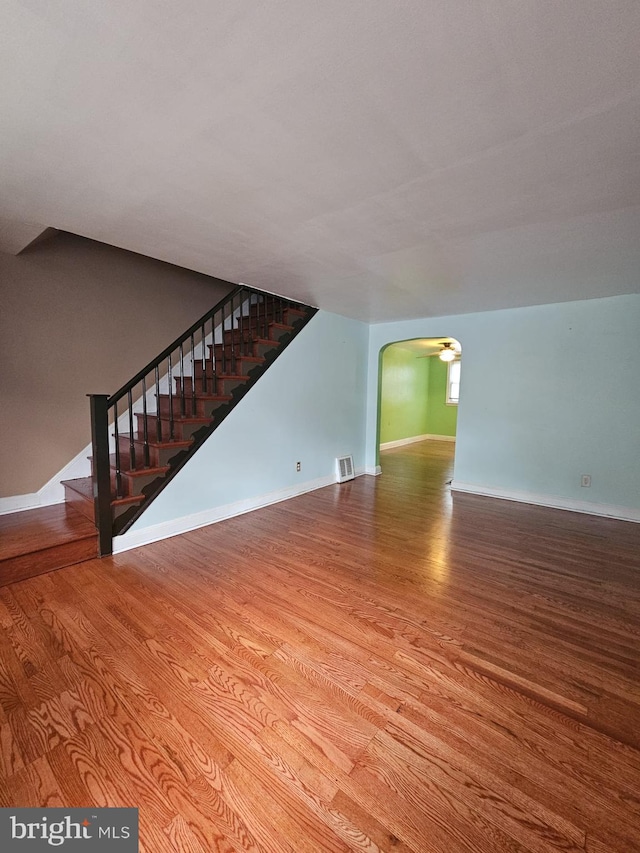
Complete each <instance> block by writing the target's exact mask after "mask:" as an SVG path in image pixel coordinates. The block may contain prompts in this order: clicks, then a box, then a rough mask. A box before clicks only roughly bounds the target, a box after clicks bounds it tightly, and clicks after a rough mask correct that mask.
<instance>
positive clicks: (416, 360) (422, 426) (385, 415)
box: [377, 336, 462, 464]
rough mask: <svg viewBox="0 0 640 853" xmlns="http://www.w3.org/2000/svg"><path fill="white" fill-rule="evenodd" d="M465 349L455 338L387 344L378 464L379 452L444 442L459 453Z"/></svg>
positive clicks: (382, 365) (380, 390)
mask: <svg viewBox="0 0 640 853" xmlns="http://www.w3.org/2000/svg"><path fill="white" fill-rule="evenodd" d="M461 365H462V347H461V345H460V343H459V341H458V340H456V339H455V338H452V337H449V336H444V337H438V338H435V337H429V338H417V339H411V340H405V341H395V342H393V343H390V344H387V345H386V346H385V347H383V348H382V350H381V351H380V370H379V381H378V429H377V463H378V464H381V457H380V452H381V451H383V452H384V451H387V450H391V449H395V448H400V447H404V446H406V445H411V444H417V443H419V442H443V443H447V444H449V445H450V447H449V453H450V455H451V458H453V454H454V453H455V439H456V432H457V416H458V401H459V391H460V375H461Z"/></svg>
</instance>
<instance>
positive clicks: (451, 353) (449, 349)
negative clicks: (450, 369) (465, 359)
mask: <svg viewBox="0 0 640 853" xmlns="http://www.w3.org/2000/svg"><path fill="white" fill-rule="evenodd" d="M439 346H440V349H439V350H437V351H436V352H428V353H427V354H426V355H418V356H416V358H432V357H433V356H434V355H437V356H438V358H439V359H440V361H454V360H455V359H456V358H459V356H460V352H461V349H462V348H461V347H460V344H459V343H458V342H457V341H441V342H440V344H439Z"/></svg>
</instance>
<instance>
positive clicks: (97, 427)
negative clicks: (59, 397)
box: [88, 394, 113, 557]
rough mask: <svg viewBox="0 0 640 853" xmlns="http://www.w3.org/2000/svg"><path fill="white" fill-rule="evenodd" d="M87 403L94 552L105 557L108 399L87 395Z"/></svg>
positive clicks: (108, 540) (109, 543)
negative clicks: (96, 535)
mask: <svg viewBox="0 0 640 853" xmlns="http://www.w3.org/2000/svg"><path fill="white" fill-rule="evenodd" d="M88 397H89V401H90V403H91V446H92V455H93V476H92V479H93V505H94V511H95V518H96V527H97V528H98V552H99V554H100V556H101V557H106V556H107V555H108V554H111V553H112V551H113V521H112V518H111V471H110V464H109V407H108V405H107V402H108V400H109V397H108V396H107V395H106V394H89V395H88Z"/></svg>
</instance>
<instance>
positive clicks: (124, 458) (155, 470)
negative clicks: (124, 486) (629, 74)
mask: <svg viewBox="0 0 640 853" xmlns="http://www.w3.org/2000/svg"><path fill="white" fill-rule="evenodd" d="M109 464H110V466H111V468H112V469H113V470H116V468H117V464H116V455H115V453H111V454H110V455H109ZM128 464H129V457H128V455H127V454H126V453H124V452H123V453H120V465H121V466H122V465H128ZM168 470H169V465H150V466H149V467H148V468H144V467H143V468H122V467H121V468H120V473H121V474H126V475H127V476H128V477H142V476H148V475H149V474H157V475H158V477H161V476H162V475H163V474H166V473H167V471H168Z"/></svg>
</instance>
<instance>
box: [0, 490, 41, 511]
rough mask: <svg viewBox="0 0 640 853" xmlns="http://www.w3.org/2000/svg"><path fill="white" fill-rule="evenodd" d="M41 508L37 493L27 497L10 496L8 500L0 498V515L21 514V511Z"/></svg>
mask: <svg viewBox="0 0 640 853" xmlns="http://www.w3.org/2000/svg"><path fill="white" fill-rule="evenodd" d="M39 506H41V503H40V499H39V495H38V492H32V493H31V494H29V495H11V496H10V497H8V498H0V515H8V514H9V513H10V512H21V511H22V510H23V509H35V508H36V507H39Z"/></svg>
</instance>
